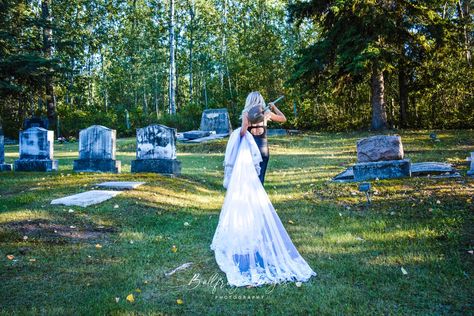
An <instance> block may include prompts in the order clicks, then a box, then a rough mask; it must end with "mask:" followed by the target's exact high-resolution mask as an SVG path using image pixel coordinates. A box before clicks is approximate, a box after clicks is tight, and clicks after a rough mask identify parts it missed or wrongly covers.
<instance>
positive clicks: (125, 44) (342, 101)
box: [0, 0, 474, 137]
mask: <svg viewBox="0 0 474 316" xmlns="http://www.w3.org/2000/svg"><path fill="white" fill-rule="evenodd" d="M471 9H472V8H471V2H470V1H469V0H457V1H431V0H428V1H416V0H411V1H403V0H400V1H396V0H345V1H342V0H324V1H323V0H312V1H291V0H290V1H283V0H266V1H265V0H258V1H253V0H238V1H237V0H180V1H175V0H164V1H158V0H96V1H92V0H33V1H29V0H1V1H0V118H1V122H0V123H1V125H2V126H3V130H4V133H5V134H6V135H7V136H10V137H17V136H18V130H19V129H20V128H21V125H22V122H23V120H24V119H25V118H27V117H30V116H32V115H44V116H46V117H48V118H49V121H50V129H54V130H55V131H59V134H60V135H64V136H69V135H72V136H77V133H78V131H79V130H80V129H83V128H86V127H88V126H89V125H92V124H102V125H105V126H107V127H110V128H114V129H116V130H117V132H118V133H119V135H134V134H135V132H134V131H135V128H139V127H143V126H145V125H147V124H150V123H160V124H164V125H168V126H172V127H176V128H178V130H180V131H184V130H191V129H197V128H198V127H199V122H200V117H201V113H202V111H203V110H204V109H207V108H223V107H225V108H227V109H228V110H229V113H230V114H231V119H232V123H233V124H234V126H235V125H236V124H239V115H240V111H241V110H242V108H243V105H244V102H245V98H246V96H247V94H248V93H249V92H251V91H254V90H258V91H260V92H261V93H262V94H263V96H264V97H265V99H266V101H267V102H268V101H271V100H272V99H275V98H276V97H278V96H279V95H282V94H284V95H285V99H284V101H283V102H282V103H281V106H280V108H281V110H282V111H283V112H284V113H285V114H286V115H287V117H288V118H289V120H288V122H287V123H286V124H287V125H286V127H288V128H298V129H304V130H351V129H368V128H372V129H383V128H430V129H434V128H436V129H441V128H443V129H447V128H472V127H473V126H474V89H473V88H472V87H473V86H474V70H473V66H472V63H473V61H472V57H471V54H472V48H473V47H472V46H473V44H472V43H473V41H472V38H473V35H474V31H473V15H472V12H471ZM127 118H128V119H127Z"/></svg>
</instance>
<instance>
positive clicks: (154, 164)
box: [131, 124, 181, 174]
mask: <svg viewBox="0 0 474 316" xmlns="http://www.w3.org/2000/svg"><path fill="white" fill-rule="evenodd" d="M131 169H132V172H155V173H164V174H180V173H181V162H180V161H178V160H177V159H176V129H174V128H169V127H167V126H164V125H159V124H156V125H150V126H147V127H144V128H139V129H137V159H136V160H132V168H131Z"/></svg>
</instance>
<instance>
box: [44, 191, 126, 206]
mask: <svg viewBox="0 0 474 316" xmlns="http://www.w3.org/2000/svg"><path fill="white" fill-rule="evenodd" d="M120 193H122V191H106V190H92V191H87V192H83V193H79V194H74V195H70V196H66V197H63V198H60V199H56V200H52V201H51V204H63V205H75V206H82V207H87V206H89V205H94V204H99V203H101V202H104V201H107V200H108V199H111V198H113V197H114V196H116V195H118V194H120Z"/></svg>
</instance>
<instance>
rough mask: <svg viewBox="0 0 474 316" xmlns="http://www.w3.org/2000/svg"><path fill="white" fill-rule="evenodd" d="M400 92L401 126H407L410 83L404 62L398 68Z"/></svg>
mask: <svg viewBox="0 0 474 316" xmlns="http://www.w3.org/2000/svg"><path fill="white" fill-rule="evenodd" d="M398 94H399V98H400V100H399V103H400V117H399V118H400V120H399V126H400V127H401V128H405V127H407V123H408V83H407V75H406V68H405V65H404V64H403V63H402V64H400V66H399V69H398Z"/></svg>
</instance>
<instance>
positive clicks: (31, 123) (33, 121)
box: [23, 116, 49, 130]
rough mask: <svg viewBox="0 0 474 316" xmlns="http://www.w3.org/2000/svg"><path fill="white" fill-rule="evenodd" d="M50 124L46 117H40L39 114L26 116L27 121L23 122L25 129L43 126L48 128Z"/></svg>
mask: <svg viewBox="0 0 474 316" xmlns="http://www.w3.org/2000/svg"><path fill="white" fill-rule="evenodd" d="M48 126H49V121H48V119H47V118H45V117H38V116H33V117H29V118H26V119H25V121H24V122H23V130H27V129H28V128H31V127H42V128H44V129H48Z"/></svg>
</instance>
